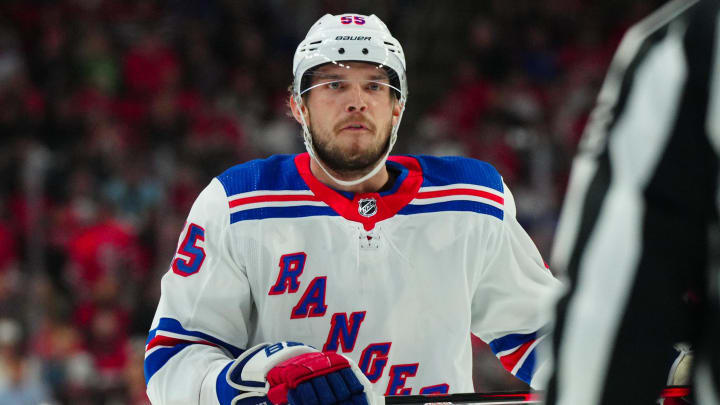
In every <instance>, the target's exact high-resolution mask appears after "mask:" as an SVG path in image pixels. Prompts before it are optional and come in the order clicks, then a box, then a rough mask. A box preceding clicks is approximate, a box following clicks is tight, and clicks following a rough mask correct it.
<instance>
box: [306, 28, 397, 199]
mask: <svg viewBox="0 0 720 405" xmlns="http://www.w3.org/2000/svg"><path fill="white" fill-rule="evenodd" d="M342 62H363V63H368V64H372V65H375V66H376V67H377V68H378V69H382V71H383V74H385V75H387V79H388V81H389V87H390V88H391V89H392V91H393V93H394V95H395V97H396V98H397V100H398V103H399V104H400V113H399V116H398V119H397V122H396V123H395V125H393V127H392V130H391V133H390V140H389V142H388V148H387V151H386V153H385V155H384V157H383V158H382V159H380V161H378V163H377V164H376V166H375V167H374V168H373V169H372V170H371V171H370V172H369V173H367V174H366V175H364V176H362V177H361V178H359V179H355V180H351V181H344V180H340V179H337V178H336V177H335V176H333V175H331V174H330V173H329V172H328V170H327V169H326V168H325V165H324V164H323V163H322V162H321V161H320V160H319V159H318V158H317V156H316V153H315V150H314V146H313V142H312V135H311V134H310V131H309V129H308V125H307V122H306V121H305V116H304V114H302V106H303V97H302V96H303V94H304V93H306V92H307V91H309V90H310V89H311V88H312V87H313V86H312V80H313V72H314V71H315V70H316V68H317V67H319V66H321V65H325V64H328V63H332V64H335V65H337V66H341V67H348V68H349V66H347V65H344V64H343V63H342ZM386 85H387V84H386ZM292 87H293V91H292V97H293V98H294V101H295V104H296V105H297V107H298V109H299V110H300V112H301V113H300V117H301V125H302V127H303V139H304V143H305V148H306V149H307V151H308V154H310V156H311V157H312V158H313V159H314V160H315V161H316V162H317V163H318V165H319V166H320V168H322V170H323V171H324V172H325V174H327V175H328V176H329V177H330V178H331V179H332V180H333V181H335V182H336V183H337V184H339V185H342V186H353V185H357V184H360V183H362V182H364V181H365V180H367V179H369V178H371V177H372V176H374V175H375V174H377V173H378V172H379V171H380V169H382V167H384V165H385V161H386V160H387V157H388V156H389V155H390V151H391V150H392V148H393V146H394V145H395V141H396V140H397V130H398V128H399V126H400V121H401V120H402V114H403V112H404V110H405V105H406V102H407V94H408V89H407V77H406V74H405V54H404V52H403V49H402V46H401V45H400V42H399V41H398V40H397V39H395V38H394V37H393V36H392V35H391V34H390V31H389V30H388V29H387V26H385V24H384V23H383V22H382V21H381V20H380V19H379V18H378V17H377V16H375V15H370V16H364V15H357V14H342V15H331V14H325V15H324V16H323V17H321V18H320V19H319V20H318V21H317V22H315V24H313V26H312V27H311V28H310V30H309V31H308V33H307V36H306V37H305V39H304V40H303V41H302V42H300V45H298V47H297V49H296V50H295V56H294V58H293V86H292Z"/></svg>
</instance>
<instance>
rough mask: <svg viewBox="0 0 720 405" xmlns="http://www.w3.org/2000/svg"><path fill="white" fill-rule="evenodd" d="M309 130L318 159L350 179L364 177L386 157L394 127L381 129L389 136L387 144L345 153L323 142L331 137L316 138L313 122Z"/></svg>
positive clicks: (386, 139)
mask: <svg viewBox="0 0 720 405" xmlns="http://www.w3.org/2000/svg"><path fill="white" fill-rule="evenodd" d="M308 129H309V131H310V135H311V137H312V141H313V148H314V149H315V153H316V154H317V157H318V158H319V159H320V160H322V162H323V163H325V165H326V166H327V167H328V168H329V169H330V170H332V171H334V172H335V173H338V174H340V175H345V176H348V177H354V176H356V175H358V174H360V175H363V174H365V173H368V172H370V170H372V169H373V168H374V167H375V165H376V164H377V162H379V161H380V160H381V159H382V158H383V156H385V152H387V149H388V146H389V144H390V132H391V131H392V126H389V127H388V128H386V129H381V130H384V131H385V132H386V134H387V136H386V138H385V142H382V143H377V144H373V145H371V146H370V147H368V148H367V149H365V150H352V151H344V150H342V149H341V148H339V147H337V146H333V145H330V142H327V141H323V140H321V138H322V139H330V136H320V137H319V136H316V135H315V134H316V132H315V129H314V128H313V126H312V122H311V125H309V128H308ZM345 176H343V177H345Z"/></svg>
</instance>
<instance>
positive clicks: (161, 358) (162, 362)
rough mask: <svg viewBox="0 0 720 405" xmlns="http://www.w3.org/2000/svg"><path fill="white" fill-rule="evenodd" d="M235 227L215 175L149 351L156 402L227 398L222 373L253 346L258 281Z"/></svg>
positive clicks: (173, 270)
mask: <svg viewBox="0 0 720 405" xmlns="http://www.w3.org/2000/svg"><path fill="white" fill-rule="evenodd" d="M229 225H230V220H229V207H228V203H227V197H226V193H225V190H224V188H223V186H222V184H221V183H220V182H219V181H218V180H217V179H213V180H212V182H211V183H210V184H209V185H208V186H207V187H206V188H205V189H204V190H203V191H202V192H201V193H200V195H199V196H198V198H197V200H196V201H195V203H194V204H193V207H192V209H191V211H190V214H189V216H188V218H187V222H186V223H185V226H184V229H183V231H182V233H181V235H180V238H179V243H178V248H177V253H176V254H175V256H174V257H173V259H172V261H171V263H170V269H169V270H168V272H167V273H166V274H165V275H164V276H163V278H162V282H161V297H160V302H159V304H158V307H157V311H156V313H155V317H154V319H153V323H152V326H151V328H152V329H151V331H150V333H149V336H148V339H147V344H146V349H145V364H144V365H145V380H146V384H147V393H148V396H149V398H150V400H151V401H152V403H155V404H189V403H198V401H200V402H199V403H201V404H218V403H221V402H222V401H220V400H218V392H216V391H221V390H222V389H227V388H228V387H227V386H223V385H222V384H219V383H218V381H220V382H224V378H223V375H222V374H221V373H222V372H223V371H224V370H227V366H228V365H229V364H230V363H231V360H232V359H234V358H236V357H237V356H239V355H240V353H241V352H242V350H243V349H244V348H246V346H247V343H248V324H249V322H250V308H251V295H250V287H249V283H248V280H247V278H246V275H245V271H244V268H243V267H242V264H241V259H240V257H241V254H240V253H238V252H236V251H233V250H231V248H232V247H233V244H232V240H231V237H232V235H231V234H230V233H229V232H228V228H229ZM218 376H220V378H218ZM218 384H219V385H218Z"/></svg>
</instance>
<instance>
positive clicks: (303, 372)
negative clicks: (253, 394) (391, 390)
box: [267, 352, 368, 405]
mask: <svg viewBox="0 0 720 405" xmlns="http://www.w3.org/2000/svg"><path fill="white" fill-rule="evenodd" d="M267 381H268V383H269V384H270V390H269V391H268V399H270V402H272V403H273V404H275V405H282V404H287V403H289V404H290V405H317V404H321V405H332V404H340V403H343V404H353V405H368V400H367V397H366V396H365V392H364V390H365V387H364V386H363V385H362V383H361V382H360V380H358V378H357V376H356V375H355V373H354V372H353V370H352V368H351V366H350V363H349V362H348V360H347V358H345V357H344V356H342V355H339V354H337V353H321V352H317V353H306V354H301V355H299V356H296V357H293V358H291V359H289V360H285V361H284V362H282V363H280V364H278V365H277V366H275V367H274V368H273V369H272V370H270V372H269V373H268V375H267Z"/></svg>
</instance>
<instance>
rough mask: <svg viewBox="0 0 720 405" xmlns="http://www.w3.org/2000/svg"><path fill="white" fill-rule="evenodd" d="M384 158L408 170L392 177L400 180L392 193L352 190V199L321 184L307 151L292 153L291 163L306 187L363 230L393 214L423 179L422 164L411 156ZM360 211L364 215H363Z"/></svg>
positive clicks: (404, 203)
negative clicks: (383, 193)
mask: <svg viewBox="0 0 720 405" xmlns="http://www.w3.org/2000/svg"><path fill="white" fill-rule="evenodd" d="M388 160H390V161H392V162H396V163H399V164H400V165H402V166H403V167H405V169H407V170H408V174H407V176H405V178H404V179H402V176H400V177H398V179H397V180H396V181H402V183H401V184H400V187H397V190H396V191H395V192H394V193H391V194H386V195H380V193H359V194H355V196H354V197H353V199H352V200H349V199H347V198H345V197H343V196H342V195H341V194H340V193H338V192H337V191H335V190H333V189H332V188H330V187H328V186H327V185H325V184H323V183H322V182H320V180H318V179H317V178H315V176H314V175H313V174H312V172H311V171H310V155H308V154H307V153H301V154H299V155H297V156H295V167H297V170H298V173H300V177H302V179H303V180H304V181H305V183H306V184H307V185H308V187H310V190H311V191H312V192H313V194H315V196H316V197H318V198H319V199H320V200H321V201H323V202H324V203H325V204H327V205H329V206H330V208H332V209H333V210H334V211H335V212H337V213H338V214H340V215H341V216H342V217H343V218H345V219H347V220H350V221H354V222H359V223H361V224H363V227H364V228H365V230H366V231H369V230H371V229H373V228H374V227H375V224H376V223H378V222H380V221H382V220H384V219H388V218H390V217H392V216H393V215H395V214H397V212H398V211H400V210H401V209H402V208H403V207H405V206H406V205H407V204H408V203H409V202H410V201H412V200H413V198H415V196H416V195H417V192H418V190H419V189H420V185H421V184H422V182H423V176H422V168H421V167H420V163H418V161H417V160H416V159H415V158H412V157H409V156H390V157H389V158H388ZM363 214H364V215H363Z"/></svg>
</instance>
